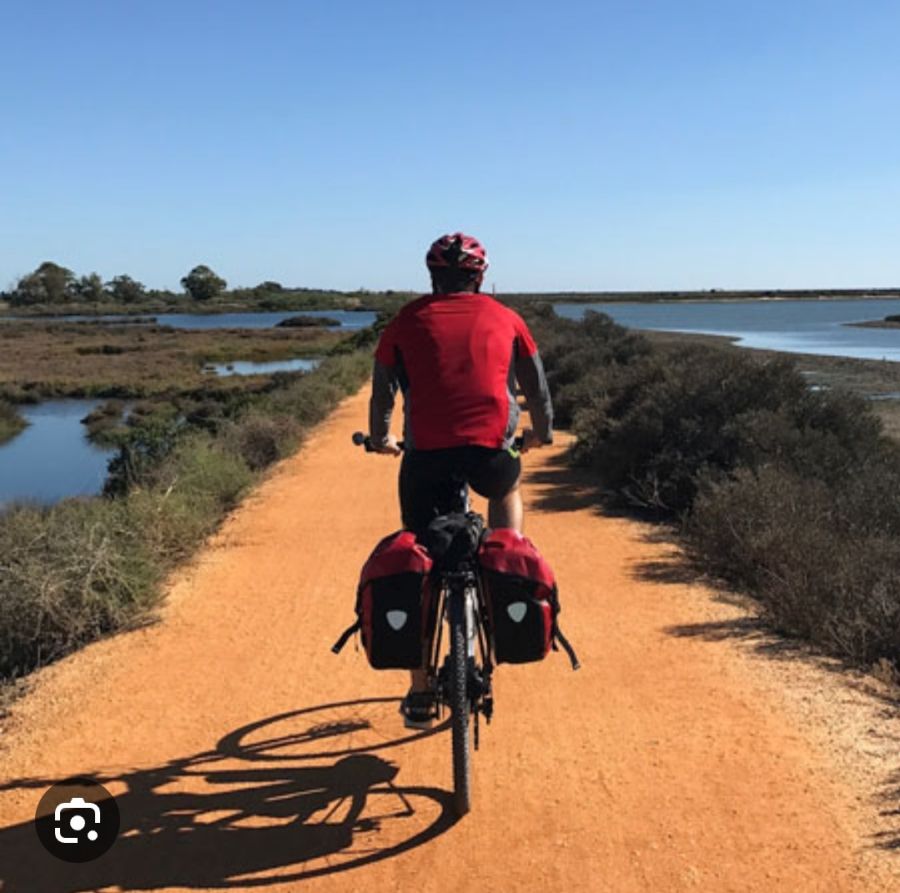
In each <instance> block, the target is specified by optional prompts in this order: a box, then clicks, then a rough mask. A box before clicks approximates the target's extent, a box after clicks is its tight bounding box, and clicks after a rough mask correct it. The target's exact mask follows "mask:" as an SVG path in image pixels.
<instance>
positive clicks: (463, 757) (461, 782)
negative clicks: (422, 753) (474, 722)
mask: <svg viewBox="0 0 900 893" xmlns="http://www.w3.org/2000/svg"><path fill="white" fill-rule="evenodd" d="M450 604H451V614H450V727H451V730H452V735H451V737H452V740H453V805H454V807H455V809H456V814H457V816H459V817H460V818H461V817H462V816H464V815H465V814H466V813H467V812H468V811H469V810H470V809H471V808H472V766H471V751H470V749H469V691H468V664H469V660H468V647H467V645H468V639H467V637H466V610H465V600H464V598H463V594H462V593H459V595H458V597H456V598H452V599H451V602H450Z"/></svg>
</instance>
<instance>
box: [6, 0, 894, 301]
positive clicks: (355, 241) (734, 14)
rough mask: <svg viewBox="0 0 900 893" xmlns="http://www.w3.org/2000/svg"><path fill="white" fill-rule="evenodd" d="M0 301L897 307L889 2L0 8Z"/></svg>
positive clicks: (340, 1)
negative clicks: (294, 293) (242, 295)
mask: <svg viewBox="0 0 900 893" xmlns="http://www.w3.org/2000/svg"><path fill="white" fill-rule="evenodd" d="M0 33H2V34H3V35H4V39H3V51H2V53H0V112H2V117H0V121H2V125H0V289H2V288H4V287H7V286H9V285H10V284H12V283H13V282H14V281H15V280H16V279H17V278H18V277H19V276H21V275H22V274H24V273H26V272H28V271H29V270H31V269H33V268H34V267H35V266H37V264H38V263H40V262H41V261H42V260H45V259H51V260H55V261H57V262H59V263H62V264H64V265H66V266H68V267H70V268H72V269H73V270H75V271H76V272H78V273H79V274H80V273H87V272H90V271H93V270H96V271H98V272H99V273H100V274H101V275H103V276H104V277H105V278H111V277H112V276H114V275H116V274H119V273H123V272H127V273H129V274H130V275H132V276H135V277H136V278H138V279H140V280H141V281H143V282H145V283H146V284H147V285H149V286H151V287H172V288H175V287H177V286H178V280H179V279H180V277H181V276H183V275H184V274H185V273H186V272H187V271H188V270H189V269H190V268H191V267H192V266H194V265H195V264H198V263H206V264H209V265H210V266H212V267H213V268H214V269H215V270H216V271H217V272H219V273H220V274H221V275H222V276H224V277H225V278H226V279H227V280H228V281H229V283H230V284H232V285H253V284H255V283H257V282H259V281H261V280H263V279H276V280H279V281H281V282H283V283H284V284H286V285H307V286H322V287H331V288H357V287H359V286H365V287H368V288H415V289H420V288H421V289H424V288H425V287H426V284H427V277H426V272H425V268H424V265H423V257H424V253H425V250H426V249H427V246H428V244H429V243H430V241H431V240H432V239H433V238H434V237H436V236H437V235H439V234H441V233H442V232H446V231H454V230H457V229H462V230H464V231H467V232H471V233H473V234H475V235H477V236H478V237H479V238H481V239H482V240H483V241H484V242H485V244H486V245H487V247H488V251H489V254H490V259H491V265H492V266H491V270H490V271H489V272H488V279H487V281H488V285H490V284H491V283H495V284H496V286H497V288H498V290H516V289H522V290H525V289H533V290H567V289H578V290H591V289H597V290H602V289H665V288H726V287H735V288H742V287H743V288H756V287H803V286H808V287H817V286H820V287H826V286H832V287H851V286H863V287H864V286H897V285H900V213H898V209H900V101H898V99H900V55H898V53H897V49H896V48H897V45H898V42H900V4H898V3H896V2H882V0H867V2H865V3H850V2H844V3H837V2H830V0H818V2H807V0H791V2H784V0H781V2H770V0H761V2H753V0H743V2H731V0H718V2H698V0H682V2H679V3H674V2H642V0H622V2H603V0H597V2H567V0H558V2H556V3H546V2H540V3H538V2H531V0H519V2H515V3H513V2H505V0H498V2H491V0H483V2H481V3H477V2H467V0H460V2H453V3H440V2H430V3H429V2H422V0H418V2H407V0H382V2H375V0H370V2H346V0H329V2H326V0H322V2H318V0H295V2H284V0H281V2H276V0H257V2H254V3H250V2H241V3H237V2H230V0H223V2H200V0H180V2H177V3H175V2H168V0H156V2H153V3H150V2H133V0H109V2H98V0H93V2H92V0H80V2H77V3H74V2H61V0H60V2H42V0H30V2H28V3H26V2H24V0H19V2H13V0H0Z"/></svg>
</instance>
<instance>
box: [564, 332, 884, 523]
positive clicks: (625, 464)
mask: <svg viewBox="0 0 900 893" xmlns="http://www.w3.org/2000/svg"><path fill="white" fill-rule="evenodd" d="M575 430H576V433H577V435H578V443H577V446H576V449H575V451H574V456H575V458H576V461H578V462H580V463H581V464H584V465H587V466H590V467H592V468H594V469H595V470H596V471H597V472H598V473H599V474H600V475H601V477H602V479H603V481H604V483H605V484H606V486H607V487H608V488H609V489H610V490H612V491H613V492H615V493H617V494H619V495H620V496H621V497H623V498H624V499H626V500H627V501H629V502H631V503H634V504H637V505H642V506H650V507H653V508H655V509H657V510H660V511H662V512H664V513H668V514H677V513H680V512H684V511H686V510H688V509H689V508H690V506H691V503H692V501H693V499H694V496H695V495H696V492H697V483H698V480H699V478H700V477H701V476H707V477H709V476H711V477H713V478H715V477H716V476H717V475H718V476H727V475H729V474H730V473H731V472H733V471H734V470H735V469H737V468H739V467H749V468H759V467H762V466H763V465H766V464H769V463H772V462H777V463H781V464H783V465H785V466H786V467H788V468H792V469H794V470H795V471H796V472H797V473H799V474H801V475H803V474H808V475H811V476H814V477H816V478H819V479H822V480H826V481H829V480H836V479H839V478H840V477H841V476H842V475H844V474H845V473H846V472H847V470H848V469H851V468H853V467H855V466H856V464H857V463H859V462H860V461H862V460H863V459H865V458H866V457H868V456H872V455H877V454H879V452H880V451H881V450H882V449H883V447H884V441H883V438H882V436H881V427H880V423H879V421H878V419H877V418H876V417H875V416H874V415H873V414H872V413H871V412H870V411H869V409H868V407H867V406H866V404H865V401H863V400H861V399H859V398H857V397H854V396H852V395H847V394H841V393H839V392H835V391H827V392H812V391H810V390H809V389H808V388H807V386H806V382H805V380H804V379H803V376H801V375H800V374H799V373H798V372H797V371H796V369H795V368H794V366H793V365H792V364H791V363H790V362H789V361H784V360H774V361H767V362H760V361H757V360H755V359H752V358H750V357H744V356H743V355H740V354H737V353H733V352H730V351H723V350H719V349H715V348H706V347H688V348H678V349H674V350H672V349H667V350H659V351H656V352H655V353H654V354H653V355H652V356H650V357H648V358H646V359H644V360H641V361H639V362H637V363H635V364H633V365H632V366H630V367H628V368H627V369H625V370H624V371H620V373H619V374H618V375H617V377H616V378H615V379H614V380H612V381H611V383H610V386H609V387H608V388H607V389H606V390H605V391H603V392H602V393H599V394H598V396H597V398H596V399H594V400H593V402H589V403H588V404H586V405H585V407H584V408H583V409H582V410H580V411H579V412H578V414H577V417H576V422H575Z"/></svg>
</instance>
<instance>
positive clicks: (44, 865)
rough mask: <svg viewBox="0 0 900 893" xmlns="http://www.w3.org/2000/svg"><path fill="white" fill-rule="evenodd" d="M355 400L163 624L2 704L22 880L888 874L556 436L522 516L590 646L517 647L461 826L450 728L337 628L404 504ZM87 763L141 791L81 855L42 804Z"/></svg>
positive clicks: (3, 747) (731, 878)
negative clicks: (573, 666)
mask: <svg viewBox="0 0 900 893" xmlns="http://www.w3.org/2000/svg"><path fill="white" fill-rule="evenodd" d="M364 418H365V397H364V395H362V394H361V395H359V396H357V397H354V398H351V399H350V400H348V401H346V402H345V403H344V404H342V406H341V407H340V408H339V410H338V411H337V412H336V413H335V415H334V416H333V417H332V418H331V419H330V420H329V421H328V422H327V423H326V424H325V425H323V426H322V427H321V428H320V429H319V430H318V432H317V433H316V434H315V435H314V436H313V437H312V438H311V439H310V441H309V442H308V444H307V445H306V447H305V449H304V450H303V451H302V452H301V453H300V454H299V455H298V456H297V457H295V458H293V459H291V460H289V461H287V462H285V463H283V465H282V466H280V467H279V468H278V469H277V470H276V471H275V473H274V474H273V475H272V476H271V478H270V479H269V480H268V481H267V482H266V483H265V485H264V486H263V487H261V488H260V489H259V490H258V491H257V493H256V494H255V495H254V496H253V497H252V498H251V499H250V500H249V501H248V502H247V503H245V505H244V506H243V507H242V508H241V509H240V510H239V511H238V512H236V513H235V515H234V516H233V517H232V518H231V519H230V520H229V521H228V523H227V524H226V525H225V527H224V528H223V530H222V531H221V533H220V534H219V535H218V536H217V537H216V539H215V540H214V542H213V543H212V544H211V545H210V546H209V547H208V548H207V549H206V551H205V552H204V553H203V555H202V556H201V557H200V559H199V560H198V561H197V562H196V564H195V565H194V566H193V567H192V568H191V569H190V570H189V571H188V572H185V573H183V574H182V575H180V576H179V578H178V579H177V580H176V581H175V583H174V585H173V587H172V591H171V595H170V598H169V601H168V605H167V607H166V609H165V611H164V614H163V620H162V622H161V623H159V624H157V625H156V626H154V627H151V628H149V629H146V630H142V631H140V632H137V633H132V634H130V635H126V636H121V637H118V638H116V639H114V640H110V641H107V642H102V643H100V644H98V645H95V646H93V647H91V648H89V649H87V650H85V651H83V652H81V653H80V654H77V655H75V656H74V657H72V658H70V659H69V660H66V661H64V662H62V663H61V664H58V665H56V666H54V667H51V668H49V669H47V670H46V671H44V672H43V673H42V674H41V675H40V678H39V679H38V681H37V684H36V686H35V690H34V691H33V692H32V693H31V694H30V695H29V696H28V697H26V698H25V699H24V700H23V701H21V702H20V703H19V704H18V705H17V706H16V707H15V709H14V711H13V713H12V715H11V717H9V718H7V719H6V720H5V721H4V722H3V730H2V739H0V742H2V743H0V766H2V770H0V781H2V789H0V878H2V879H3V881H4V882H3V884H2V889H3V891H4V893H45V891H46V893H73V891H82V890H119V889H124V890H157V889H179V890H185V889H187V890H197V889H222V888H228V889H265V890H273V891H275V890H279V891H280V890H297V889H304V890H320V889H321V890H345V889H346V890H355V889H363V888H365V889H370V890H404V891H405V890H422V891H450V890H452V891H462V890H473V891H475V890H478V891H518V890H541V891H557V890H570V891H575V890H585V891H605V890H609V891H616V893H619V891H631V890H635V891H638V890H641V891H644V890H646V891H651V890H652V891H670V890H671V891H678V890H712V891H720V890H721V891H726V890H728V891H731V890H735V891H737V890H740V891H772V890H779V891H813V890H816V891H828V893H834V891H847V890H854V891H855V890H881V889H888V883H887V881H885V880H884V879H883V877H884V876H883V875H881V874H880V873H877V872H875V871H873V870H872V869H871V868H870V867H869V866H868V862H867V860H866V859H864V853H865V852H866V851H867V848H870V847H871V841H869V840H867V839H866V838H865V837H864V821H863V819H864V817H863V816H862V814H861V813H862V812H863V810H862V809H861V807H860V805H859V793H858V792H855V791H853V790H851V789H849V788H848V787H847V786H845V785H842V783H840V782H839V781H837V780H835V773H834V771H833V766H832V764H831V763H830V762H829V759H828V756H827V754H825V753H824V752H823V751H821V750H818V749H817V748H816V746H815V745H814V744H813V743H811V742H810V741H808V740H806V736H805V735H804V734H803V732H802V729H801V727H800V725H799V723H796V722H794V721H793V720H792V718H791V716H790V715H789V713H788V711H787V709H786V707H785V705H784V703H783V702H782V701H780V700H779V699H778V698H775V697H772V696H771V694H767V693H766V692H765V691H763V690H762V689H761V688H760V687H759V686H757V685H756V684H755V683H754V680H753V676H752V673H750V672H748V671H747V668H746V666H745V665H744V664H742V663H741V661H740V660H738V659H736V658H735V656H734V655H733V654H732V653H731V652H730V651H729V649H728V648H727V647H723V646H721V644H716V643H711V642H709V641H708V640H707V639H706V638H704V637H703V636H691V635H675V634H673V631H674V630H676V629H679V628H680V629H681V630H682V631H683V630H685V629H690V628H693V627H697V628H699V627H698V625H700V624H703V623H705V622H707V621H708V620H709V619H710V616H711V615H710V613H709V611H710V610H712V609H710V608H708V607H706V605H707V600H706V599H705V598H704V597H703V593H702V592H698V590H697V588H696V587H695V586H692V585H690V584H686V583H672V582H653V581H651V580H648V575H647V573H642V572H641V569H642V568H646V567H647V566H648V565H653V564H654V563H657V562H660V561H663V560H664V559H665V555H666V554H667V552H668V549H667V548H666V547H665V546H663V545H659V544H654V543H653V542H652V541H650V539H649V538H648V533H649V529H648V528H644V527H642V526H641V525H638V524H635V523H634V522H631V521H626V520H619V519H611V518H604V517H601V516H599V515H597V514H596V513H595V512H594V511H593V510H592V509H591V508H590V506H589V505H588V501H587V500H586V499H582V498H580V496H579V492H578V490H577V488H574V487H573V486H571V479H568V478H567V473H566V472H565V471H564V470H563V469H562V468H561V467H560V466H559V465H558V463H554V462H553V459H554V455H555V454H556V452H558V450H557V449H556V448H554V450H546V451H543V452H542V453H540V454H532V455H531V456H530V457H528V461H527V470H528V472H527V498H528V501H529V503H530V504H531V506H532V507H531V510H530V512H529V514H528V518H527V527H528V533H529V534H530V535H531V536H532V537H533V538H534V539H535V541H536V542H537V543H538V545H539V546H540V547H541V549H542V550H543V551H544V553H545V554H546V555H547V557H548V558H549V559H550V560H551V562H552V564H553V565H554V566H555V568H556V569H557V573H558V576H559V580H560V585H561V592H562V595H563V606H564V614H563V620H564V621H565V622H564V628H565V629H566V631H567V632H568V634H569V635H570V637H571V638H572V639H573V641H574V642H575V643H576V645H577V647H578V650H579V652H580V657H581V658H582V661H583V664H584V668H583V669H582V670H581V671H580V672H579V673H576V674H573V673H572V672H571V670H570V669H569V667H568V664H567V661H566V660H565V659H564V657H562V656H561V655H556V656H551V657H550V658H549V659H548V660H547V661H545V662H544V664H543V665H538V666H527V667H505V668H501V670H500V671H499V672H498V674H497V680H496V689H497V691H496V695H497V714H496V718H495V721H494V723H493V724H492V726H491V727H490V728H489V729H487V730H486V731H485V732H484V734H483V735H482V747H481V750H480V751H479V753H478V754H477V755H476V760H475V781H474V801H475V806H474V811H473V813H472V814H471V815H470V816H468V817H467V818H465V819H464V820H463V821H461V822H459V823H456V824H454V823H453V822H452V821H451V820H450V818H449V803H448V793H447V792H448V787H449V783H450V778H449V776H450V767H449V749H450V745H449V739H448V733H447V732H446V731H439V732H437V733H435V734H432V735H425V736H418V737H411V736H410V735H409V733H405V732H404V730H403V728H402V725H401V723H400V721H399V718H398V716H397V713H396V710H397V701H396V698H397V697H399V696H400V695H401V694H402V693H403V691H404V690H405V683H404V675H403V674H397V673H375V672H374V671H371V670H369V669H368V667H367V664H366V662H365V659H364V656H363V655H362V653H361V652H354V649H353V648H352V647H348V649H347V650H346V651H345V652H344V653H343V654H342V655H341V656H340V657H334V656H332V655H331V654H330V653H329V647H330V645H331V643H332V642H333V641H334V639H335V637H336V635H337V634H338V632H340V630H341V629H342V628H343V627H344V626H345V625H346V623H347V622H348V621H349V620H350V617H351V606H352V600H353V591H354V586H355V581H356V574H357V572H358V568H359V566H360V564H361V562H362V560H363V559H364V558H365V556H366V554H367V553H368V550H369V549H370V547H371V546H372V545H373V544H374V542H375V541H376V540H377V539H378V538H379V537H380V536H381V535H382V534H383V533H385V532H386V531H388V530H390V529H393V528H394V527H396V526H397V510H396V499H395V492H394V491H395V475H396V468H397V466H396V464H395V462H394V461H393V460H391V459H388V458H385V457H371V456H365V455H362V454H361V453H358V452H356V451H354V450H352V448H351V447H350V445H349V434H350V432H351V431H352V430H353V429H354V428H356V427H358V426H359V425H360V424H361V423H362V421H363V419H364ZM540 506H544V507H543V508H542V507H540ZM72 775H90V776H92V777H94V778H96V779H97V780H99V781H102V782H103V783H104V784H105V785H106V786H107V788H109V789H110V790H111V791H112V792H113V794H115V795H116V796H117V797H118V800H119V806H120V810H121V813H122V828H123V834H122V836H121V837H120V839H119V841H118V842H117V843H116V845H115V846H114V847H113V849H112V850H111V851H110V852H109V853H108V854H107V855H106V856H104V857H102V858H101V859H100V860H98V861H96V862H92V863H87V864H84V865H67V864H64V863H57V862H55V861H54V860H52V859H51V858H50V856H49V855H47V854H46V853H44V851H43V850H42V849H40V847H39V845H38V843H37V840H36V838H35V835H34V831H33V828H32V826H31V822H30V819H31V816H32V815H33V813H34V809H35V806H36V803H37V800H38V799H39V797H40V795H41V793H43V791H44V789H45V788H46V787H47V786H48V785H49V783H51V782H53V781H56V780H59V779H62V778H65V777H69V776H72ZM876 875H877V876H876ZM879 877H880V878H882V879H881V880H879V879H878V878H879Z"/></svg>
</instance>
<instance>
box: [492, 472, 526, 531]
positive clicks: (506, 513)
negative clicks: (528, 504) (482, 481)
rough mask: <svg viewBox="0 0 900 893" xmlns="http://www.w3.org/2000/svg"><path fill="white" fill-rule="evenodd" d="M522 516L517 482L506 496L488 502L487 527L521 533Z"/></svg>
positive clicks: (522, 510)
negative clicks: (502, 528)
mask: <svg viewBox="0 0 900 893" xmlns="http://www.w3.org/2000/svg"><path fill="white" fill-rule="evenodd" d="M523 515H524V509H523V507H522V491H521V490H520V489H519V482H518V481H516V483H515V485H514V486H513V488H512V490H510V491H509V493H507V494H506V496H502V497H500V498H499V499H489V500H488V527H493V528H497V527H511V528H512V529H513V530H518V531H519V533H521V532H522V521H523Z"/></svg>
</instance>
